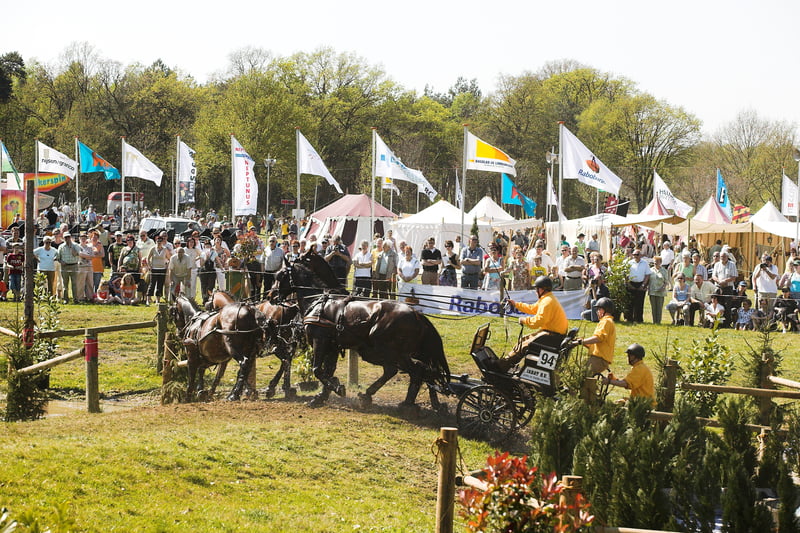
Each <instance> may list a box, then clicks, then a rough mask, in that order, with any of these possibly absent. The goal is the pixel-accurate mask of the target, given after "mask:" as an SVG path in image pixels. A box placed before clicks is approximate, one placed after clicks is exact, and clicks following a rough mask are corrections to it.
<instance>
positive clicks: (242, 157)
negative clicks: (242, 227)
mask: <svg viewBox="0 0 800 533" xmlns="http://www.w3.org/2000/svg"><path fill="white" fill-rule="evenodd" d="M231 156H232V158H233V159H232V163H233V169H232V172H233V214H234V216H242V215H255V214H256V205H257V202H258V183H256V175H255V173H254V172H253V171H254V170H255V166H256V162H255V160H253V158H252V157H250V154H248V153H247V152H246V151H245V149H244V148H242V145H241V144H239V141H237V140H236V139H235V138H234V136H233V135H231Z"/></svg>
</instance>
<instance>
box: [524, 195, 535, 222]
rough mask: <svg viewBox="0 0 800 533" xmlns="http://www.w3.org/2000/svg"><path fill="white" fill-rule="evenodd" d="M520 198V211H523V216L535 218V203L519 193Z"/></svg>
mask: <svg viewBox="0 0 800 533" xmlns="http://www.w3.org/2000/svg"><path fill="white" fill-rule="evenodd" d="M520 196H522V209H523V210H524V211H525V214H526V215H528V216H529V217H535V216H536V205H537V204H536V202H534V201H533V200H531V199H530V198H528V197H527V196H525V195H524V194H522V193H520Z"/></svg>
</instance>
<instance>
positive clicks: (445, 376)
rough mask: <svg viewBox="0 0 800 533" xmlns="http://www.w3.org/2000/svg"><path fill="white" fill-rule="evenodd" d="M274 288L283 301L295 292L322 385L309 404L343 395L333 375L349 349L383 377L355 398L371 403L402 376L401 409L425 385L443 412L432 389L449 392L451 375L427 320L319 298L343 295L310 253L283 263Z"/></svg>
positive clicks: (388, 307)
mask: <svg viewBox="0 0 800 533" xmlns="http://www.w3.org/2000/svg"><path fill="white" fill-rule="evenodd" d="M273 289H274V290H275V291H277V292H278V293H279V294H280V296H282V297H286V296H288V295H289V294H291V293H296V294H297V300H298V304H299V305H300V309H301V311H302V312H303V315H304V323H305V330H306V335H307V337H308V340H309V343H310V344H311V346H312V348H313V351H314V362H313V367H314V375H315V376H316V377H317V379H319V380H320V382H322V385H323V388H322V391H321V392H320V393H319V394H318V395H317V396H316V397H315V398H314V399H313V400H312V401H311V403H310V405H321V404H322V403H324V402H325V401H326V400H327V399H328V396H329V395H330V393H331V391H333V392H336V393H337V394H339V395H342V396H343V395H344V392H345V391H344V385H342V384H341V383H340V382H339V380H338V379H337V378H336V377H335V376H334V373H335V371H336V363H337V359H338V356H339V353H340V352H341V351H342V350H344V349H352V350H355V351H356V352H358V354H359V355H360V356H361V358H362V359H363V360H365V361H367V362H368V363H372V364H374V365H377V366H380V367H382V368H383V375H381V377H379V378H378V379H377V380H376V381H375V383H373V384H372V385H370V386H369V387H368V388H367V390H366V392H365V393H364V394H361V395H359V396H360V397H361V398H362V399H363V400H364V401H366V402H369V401H371V400H372V396H373V395H374V394H375V393H376V392H377V391H378V390H379V389H380V388H381V387H382V386H383V385H384V384H385V383H386V382H387V381H389V379H391V378H392V377H393V376H394V375H396V374H397V372H398V371H401V372H405V373H407V374H408V375H409V378H410V384H409V386H408V392H407V393H406V398H405V401H403V403H402V404H401V405H405V406H413V405H415V402H416V398H417V395H418V393H419V389H420V387H421V386H422V384H423V383H426V384H427V385H428V389H429V391H430V397H431V405H432V406H433V408H434V409H436V410H439V409H440V408H441V404H440V402H439V400H438V397H437V395H436V390H435V387H436V386H437V385H438V386H440V387H443V388H445V387H448V381H449V374H450V370H449V367H448V365H447V359H446V358H445V355H444V348H443V346H442V338H441V337H440V336H439V332H438V331H436V328H435V327H433V324H431V322H430V321H429V320H428V318H427V317H425V315H423V314H422V313H419V312H417V311H416V310H415V309H414V308H412V307H411V306H409V305H407V304H404V303H401V302H396V301H392V300H379V301H370V300H362V299H354V298H352V297H350V296H347V295H341V294H339V295H332V294H322V292H323V289H333V290H334V291H339V292H341V286H340V285H339V282H338V280H337V279H336V276H334V274H333V271H332V270H331V269H330V267H329V266H328V263H326V262H325V260H324V259H323V258H321V257H320V256H319V255H317V254H314V253H306V254H304V255H302V256H301V257H300V258H299V259H297V260H296V261H295V262H294V263H292V264H289V263H286V267H285V268H284V269H283V270H281V271H280V272H278V274H276V277H275V286H274V287H273Z"/></svg>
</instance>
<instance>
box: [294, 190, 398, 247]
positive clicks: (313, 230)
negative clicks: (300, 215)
mask: <svg viewBox="0 0 800 533" xmlns="http://www.w3.org/2000/svg"><path fill="white" fill-rule="evenodd" d="M370 204H373V205H374V207H373V208H372V209H374V213H373V214H374V217H375V219H374V224H373V227H372V228H370V227H369V220H370V211H371V208H370ZM394 218H395V214H394V213H392V212H391V211H389V210H388V209H386V208H385V207H383V206H382V205H381V204H379V203H377V202H372V200H371V199H370V197H369V196H368V195H366V194H346V195H344V196H343V197H342V198H339V199H338V200H336V201H335V202H333V203H332V204H330V205H328V206H326V207H324V208H322V209H320V210H319V211H317V212H315V213H312V214H311V216H310V217H309V220H308V225H307V227H306V230H305V231H304V232H303V234H302V235H301V237H302V238H305V239H308V238H309V237H311V235H316V236H317V239H318V240H321V239H322V236H323V235H331V236H332V237H336V236H337V235H340V236H341V237H342V242H343V243H344V245H345V246H347V249H348V250H350V255H351V256H352V255H353V250H354V249H356V248H357V247H358V243H359V242H361V241H362V240H366V241H369V242H370V243H371V242H372V236H373V235H374V234H375V233H380V234H381V235H382V234H383V233H384V228H386V226H387V224H388V223H389V222H391V221H392V220H394Z"/></svg>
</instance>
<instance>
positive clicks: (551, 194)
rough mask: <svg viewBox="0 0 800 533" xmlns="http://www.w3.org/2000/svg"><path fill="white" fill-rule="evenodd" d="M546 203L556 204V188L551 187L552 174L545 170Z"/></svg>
mask: <svg viewBox="0 0 800 533" xmlns="http://www.w3.org/2000/svg"><path fill="white" fill-rule="evenodd" d="M547 205H558V198H557V197H556V190H555V189H554V188H553V174H552V172H551V171H550V170H548V171H547Z"/></svg>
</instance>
